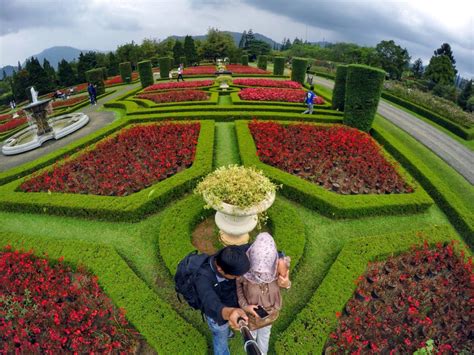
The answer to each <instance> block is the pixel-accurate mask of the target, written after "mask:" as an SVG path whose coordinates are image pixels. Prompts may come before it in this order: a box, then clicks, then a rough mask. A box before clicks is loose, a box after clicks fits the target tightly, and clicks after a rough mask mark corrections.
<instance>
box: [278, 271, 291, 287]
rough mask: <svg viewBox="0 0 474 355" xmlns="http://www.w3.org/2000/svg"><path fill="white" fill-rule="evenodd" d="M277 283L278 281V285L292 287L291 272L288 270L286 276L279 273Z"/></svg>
mask: <svg viewBox="0 0 474 355" xmlns="http://www.w3.org/2000/svg"><path fill="white" fill-rule="evenodd" d="M277 283H278V286H280V287H282V288H290V287H291V281H290V273H289V272H287V273H286V275H285V276H283V275H278V281H277Z"/></svg>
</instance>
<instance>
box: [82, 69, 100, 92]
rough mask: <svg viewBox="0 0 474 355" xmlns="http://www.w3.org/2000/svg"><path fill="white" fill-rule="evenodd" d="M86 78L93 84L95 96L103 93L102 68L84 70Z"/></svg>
mask: <svg viewBox="0 0 474 355" xmlns="http://www.w3.org/2000/svg"><path fill="white" fill-rule="evenodd" d="M86 80H87V82H89V83H92V84H93V85H94V86H95V90H96V93H97V96H98V95H102V94H104V93H105V84H104V72H103V71H102V68H97V69H91V70H88V71H86Z"/></svg>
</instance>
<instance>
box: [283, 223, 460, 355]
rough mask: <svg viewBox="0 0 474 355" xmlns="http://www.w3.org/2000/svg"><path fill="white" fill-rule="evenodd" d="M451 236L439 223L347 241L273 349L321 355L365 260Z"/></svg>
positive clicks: (354, 287) (362, 271) (447, 239)
mask: <svg viewBox="0 0 474 355" xmlns="http://www.w3.org/2000/svg"><path fill="white" fill-rule="evenodd" d="M452 239H456V237H455V233H453V232H452V231H451V230H450V228H448V227H446V226H441V227H434V228H431V229H425V230H422V231H410V232H403V233H393V234H385V235H381V236H371V237H364V238H360V239H356V240H353V241H349V242H347V243H346V244H345V245H344V247H343V249H342V251H341V252H340V253H339V255H338V257H337V259H336V260H335V262H334V263H333V264H332V266H331V269H330V270H329V272H328V274H327V275H326V277H325V278H324V280H323V282H322V283H321V285H320V286H319V287H318V289H317V291H316V292H315V293H314V295H313V296H312V298H311V299H310V301H309V302H308V303H307V304H306V306H305V308H304V309H303V310H302V311H301V312H300V313H299V314H298V315H297V316H296V318H295V320H294V321H293V323H292V324H291V325H290V326H289V327H288V328H287V329H286V330H285V331H284V332H283V333H282V334H280V336H279V339H278V340H277V342H276V344H275V349H276V352H277V353H279V354H287V353H295V354H307V353H312V354H313V353H314V354H322V353H323V349H324V345H325V343H326V341H327V339H328V337H329V334H330V333H331V332H332V331H334V330H335V329H336V326H337V318H336V312H341V311H342V310H343V308H344V306H345V304H346V303H347V301H348V300H349V299H350V298H351V297H352V295H353V293H354V291H355V289H356V287H357V286H356V284H355V283H354V281H355V280H356V279H357V278H358V277H359V276H360V275H362V274H363V273H364V272H365V270H366V268H367V263H369V262H372V261H376V260H384V259H386V258H387V256H389V255H397V254H400V253H403V252H408V251H409V250H410V248H411V246H412V245H419V244H420V243H421V242H422V241H423V240H426V241H427V242H428V243H429V244H430V245H434V244H436V243H437V242H448V241H450V240H452ZM463 249H465V248H463ZM465 250H466V249H465ZM468 253H469V252H468Z"/></svg>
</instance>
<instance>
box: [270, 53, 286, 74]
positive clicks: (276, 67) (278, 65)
mask: <svg viewBox="0 0 474 355" xmlns="http://www.w3.org/2000/svg"><path fill="white" fill-rule="evenodd" d="M284 71H285V57H275V58H273V75H283V73H284Z"/></svg>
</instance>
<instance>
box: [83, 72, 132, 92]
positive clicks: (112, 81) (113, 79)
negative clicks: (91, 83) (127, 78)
mask: <svg viewBox="0 0 474 355" xmlns="http://www.w3.org/2000/svg"><path fill="white" fill-rule="evenodd" d="M137 79H138V73H137V72H133V73H132V81H134V80H137ZM122 83H123V81H122V77H121V76H120V75H116V76H112V77H110V78H108V79H107V80H105V81H104V84H105V86H110V85H116V84H122ZM86 88H87V85H86Z"/></svg>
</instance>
